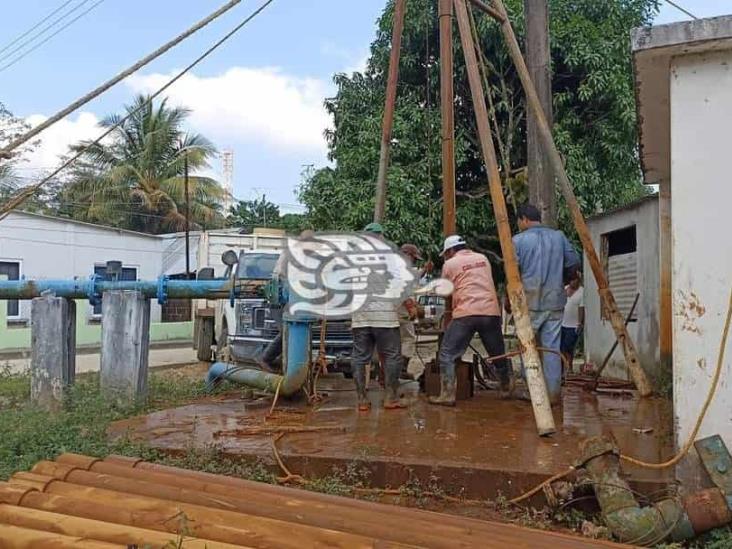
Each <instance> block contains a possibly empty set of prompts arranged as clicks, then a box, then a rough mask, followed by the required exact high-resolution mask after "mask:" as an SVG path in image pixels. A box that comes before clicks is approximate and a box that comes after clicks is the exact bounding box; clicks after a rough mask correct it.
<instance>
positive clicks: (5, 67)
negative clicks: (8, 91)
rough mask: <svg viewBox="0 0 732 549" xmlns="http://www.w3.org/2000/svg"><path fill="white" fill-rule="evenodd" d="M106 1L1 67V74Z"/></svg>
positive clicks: (99, 2) (96, 3)
mask: <svg viewBox="0 0 732 549" xmlns="http://www.w3.org/2000/svg"><path fill="white" fill-rule="evenodd" d="M104 1H105V0H97V1H96V2H95V3H94V4H92V5H91V7H89V8H87V9H86V10H84V11H83V12H81V13H80V14H79V15H77V16H76V17H74V18H73V19H72V20H71V21H69V22H68V23H66V24H65V25H63V26H62V27H61V28H59V29H58V30H56V32H54V33H52V34H50V35H49V36H47V37H46V38H44V39H43V40H41V41H40V42H39V43H38V44H36V45H35V46H33V47H32V48H31V49H29V50H26V51H24V52H23V53H21V54H20V55H19V56H18V57H16V58H15V59H13V60H12V61H11V62H10V63H7V64H5V65H2V66H0V72H3V71H5V70H7V69H9V68H10V67H12V66H13V65H15V64H16V63H18V62H19V61H20V60H21V59H23V58H24V57H26V56H28V55H30V54H31V53H33V52H34V51H36V50H37V49H38V48H40V47H41V46H43V44H45V43H46V42H48V41H49V40H51V38H53V37H54V36H56V35H57V34H59V33H60V32H62V31H63V30H65V29H67V28H68V27H70V26H71V25H73V24H74V23H76V22H77V21H78V20H79V19H81V18H82V17H84V16H85V15H86V14H87V13H89V12H90V11H92V10H93V9H94V8H96V7H97V6H98V5H99V4H101V3H102V2H104ZM5 59H7V57H6V58H3V59H2V60H5ZM2 60H0V61H2Z"/></svg>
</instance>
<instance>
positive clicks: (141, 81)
mask: <svg viewBox="0 0 732 549" xmlns="http://www.w3.org/2000/svg"><path fill="white" fill-rule="evenodd" d="M170 77H171V75H170V74H150V75H134V76H132V77H131V78H130V79H129V80H127V85H128V86H129V87H130V88H131V89H133V90H134V91H135V92H140V93H150V92H152V91H155V90H156V89H158V88H159V87H161V86H162V85H163V84H164V83H165V82H167V81H168V80H169V78H170ZM328 92H329V84H327V83H326V82H324V81H321V80H318V79H313V78H297V77H293V76H290V75H287V74H285V73H283V72H282V71H281V70H280V69H278V68H271V67H264V68H249V67H233V68H231V69H228V70H227V71H226V72H224V73H223V74H221V75H217V76H211V77H199V76H195V75H191V74H188V75H186V76H184V77H183V78H181V79H180V80H179V81H178V82H176V83H175V84H174V85H173V86H172V87H171V88H170V89H169V90H168V91H167V92H166V95H167V96H168V97H169V98H170V101H171V103H172V104H174V105H183V106H186V107H188V108H190V109H191V110H192V112H191V116H190V118H189V123H190V125H191V127H193V128H195V129H196V131H200V132H201V133H202V134H204V135H206V136H208V137H209V138H210V139H212V140H213V141H215V142H216V143H217V144H219V145H221V144H223V143H227V142H230V141H232V140H235V141H239V142H242V141H243V142H249V143H257V144H262V143H264V144H266V145H269V146H271V147H274V148H276V149H280V150H283V151H286V152H294V151H302V152H303V153H306V154H308V155H312V154H313V153H319V154H320V156H321V157H323V158H324V157H325V153H326V143H325V139H324V137H323V131H324V130H325V129H326V128H327V127H328V126H329V125H330V119H329V117H328V115H327V113H326V112H325V109H324V108H323V100H324V98H325V97H326V96H327V94H328Z"/></svg>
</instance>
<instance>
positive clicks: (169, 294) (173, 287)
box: [0, 276, 231, 303]
mask: <svg viewBox="0 0 732 549" xmlns="http://www.w3.org/2000/svg"><path fill="white" fill-rule="evenodd" d="M112 290H135V291H138V292H140V293H142V294H143V295H144V296H145V297H148V298H153V297H154V298H157V299H158V302H160V303H165V301H166V300H167V299H168V298H173V299H175V298H190V299H216V298H227V297H230V293H231V282H230V281H229V280H228V279H214V280H171V279H169V278H168V277H166V276H161V277H160V278H158V279H157V280H129V281H128V280H118V281H110V280H103V279H102V278H101V277H99V276H92V277H91V278H88V279H81V278H76V279H72V280H0V299H33V298H35V297H40V296H41V294H43V293H44V292H51V293H53V294H55V295H56V296H58V297H67V298H71V299H84V298H87V299H89V300H90V301H97V300H99V299H100V298H101V296H102V293H104V292H106V291H112Z"/></svg>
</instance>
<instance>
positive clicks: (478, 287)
mask: <svg viewBox="0 0 732 549" xmlns="http://www.w3.org/2000/svg"><path fill="white" fill-rule="evenodd" d="M442 255H443V256H444V257H445V259H446V261H445V264H444V266H443V267H442V278H445V279H447V280H449V281H450V282H452V284H453V287H454V290H453V293H452V312H451V313H450V312H446V313H445V317H444V318H445V322H446V328H445V334H444V336H443V338H442V346H441V347H440V351H439V353H438V360H439V364H440V395H439V396H437V397H430V398H429V402H430V403H432V404H439V405H442V406H455V392H456V379H455V361H456V360H458V359H459V358H461V357H462V356H463V354H464V353H465V351H466V350H467V348H468V345H469V344H470V340H471V339H472V338H473V336H474V335H475V333H476V332H477V333H478V335H479V336H480V339H481V341H482V342H483V346H484V347H485V349H486V351H487V352H488V353H489V355H490V356H499V355H503V354H504V353H505V345H504V342H503V332H502V330H501V307H500V305H499V302H498V295H497V293H496V288H495V285H494V283H493V273H492V271H491V264H490V263H489V261H488V258H487V257H486V256H484V255H483V254H479V253H477V252H474V251H472V250H470V249H468V247H467V244H466V243H465V241H464V240H463V238H462V237H461V236H458V235H453V236H448V237H447V238H446V239H445V243H444V246H443V251H442ZM494 364H495V366H496V370H497V372H498V376H499V380H500V384H501V390H502V391H508V390H509V388H510V383H511V368H510V363H509V362H508V360H506V359H505V358H503V359H498V360H496V361H495V362H494Z"/></svg>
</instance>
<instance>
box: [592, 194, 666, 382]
mask: <svg viewBox="0 0 732 549" xmlns="http://www.w3.org/2000/svg"><path fill="white" fill-rule="evenodd" d="M587 226H588V227H589V229H590V235H591V236H592V243H593V245H594V246H595V249H596V250H599V252H600V261H601V262H602V264H603V266H604V267H605V274H606V275H607V277H608V283H609V284H610V289H611V290H612V292H613V295H614V296H615V299H616V301H617V303H618V308H619V309H620V312H621V313H622V315H623V316H624V317H625V318H628V315H629V313H630V310H631V309H632V307H633V303H634V302H635V301H636V296H637V303H636V307H635V311H634V313H633V316H632V317H630V319H629V322H628V333H630V336H631V338H632V339H633V343H635V347H636V350H637V351H638V358H639V359H640V363H641V366H643V368H644V370H645V371H646V373H647V374H648V375H649V377H650V378H651V379H652V380H653V382H654V383H656V384H657V386H659V385H660V384H663V383H667V382H668V381H669V380H670V371H668V370H667V366H666V365H661V364H660V348H659V327H660V318H659V312H660V307H659V303H660V302H659V299H660V298H659V293H658V287H659V279H660V277H659V257H658V196H657V195H650V196H647V197H644V198H641V199H640V200H637V201H635V202H633V203H631V204H627V205H626V206H623V207H622V208H617V209H615V210H610V211H607V212H603V213H601V214H598V215H595V216H593V217H590V218H589V219H588V220H587ZM583 272H584V273H586V274H585V277H584V286H585V291H584V299H585V332H584V338H585V353H586V355H587V360H588V362H591V363H592V364H594V365H595V366H596V367H599V366H600V365H601V364H602V362H603V360H605V357H606V355H607V353H608V352H609V351H610V349H611V348H612V346H613V344H614V343H615V331H614V330H613V329H612V326H611V325H610V319H609V316H608V314H607V312H606V311H605V310H604V308H603V307H602V304H601V300H600V294H599V293H598V290H597V282H595V277H593V276H592V274H591V273H592V271H591V269H590V265H589V262H588V261H587V257H585V259H584V269H583ZM603 376H607V377H614V378H619V379H626V380H627V379H629V376H628V368H627V367H626V365H625V357H624V356H623V351H622V349H621V348H620V346H618V348H616V349H615V352H614V353H613V354H612V355H610V359H609V361H608V363H607V366H606V368H605V370H604V371H603Z"/></svg>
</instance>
